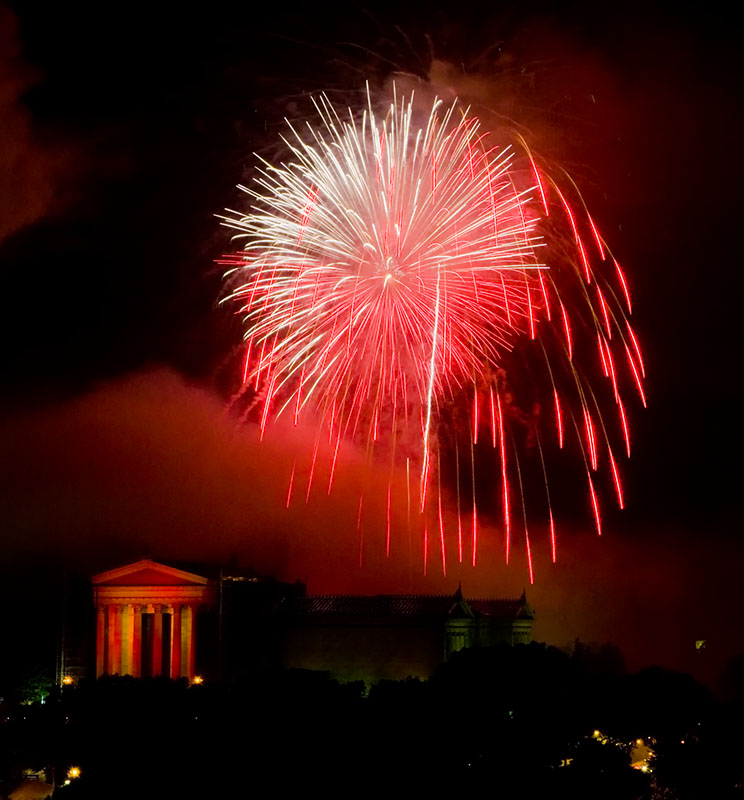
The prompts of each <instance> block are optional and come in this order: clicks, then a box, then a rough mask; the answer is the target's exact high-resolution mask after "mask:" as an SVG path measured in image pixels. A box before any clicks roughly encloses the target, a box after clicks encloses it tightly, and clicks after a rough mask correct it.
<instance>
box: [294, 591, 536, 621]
mask: <svg viewBox="0 0 744 800" xmlns="http://www.w3.org/2000/svg"><path fill="white" fill-rule="evenodd" d="M458 602H459V600H458V598H457V597H456V596H452V595H405V594H378V595H311V596H309V597H304V598H300V599H298V600H296V601H294V603H293V604H292V607H293V610H295V611H297V612H299V613H300V614H302V615H308V616H321V615H323V616H334V617H335V616H343V617H378V618H379V617H418V618H422V619H425V618H431V619H435V618H436V619H444V618H445V617H447V616H449V615H450V614H451V613H452V612H453V611H454V610H455V606H457V605H458ZM465 603H466V605H467V606H469V608H470V609H471V610H472V611H473V614H474V616H487V617H494V618H500V619H515V618H516V617H518V616H519V614H520V612H521V611H522V610H523V609H524V608H525V606H526V600H525V597H524V595H522V597H516V598H477V599H474V600H465Z"/></svg>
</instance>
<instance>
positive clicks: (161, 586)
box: [92, 558, 215, 681]
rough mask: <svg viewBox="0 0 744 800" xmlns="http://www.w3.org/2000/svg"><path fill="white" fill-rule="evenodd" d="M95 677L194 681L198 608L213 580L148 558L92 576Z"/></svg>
mask: <svg viewBox="0 0 744 800" xmlns="http://www.w3.org/2000/svg"><path fill="white" fill-rule="evenodd" d="M92 584H93V602H94V606H95V609H96V677H99V676H101V675H104V674H109V675H117V674H118V675H132V676H133V677H135V678H139V677H152V676H155V675H164V676H166V677H170V678H177V677H185V678H188V680H189V681H192V680H193V678H194V675H195V671H194V653H195V648H196V625H195V619H196V615H197V612H198V611H199V610H200V609H202V608H208V607H212V606H214V603H215V587H214V582H212V581H210V580H209V579H208V578H205V577H203V576H202V575H196V574H194V573H193V572H186V571H184V570H181V569H176V568H175V567H169V566H167V565H165V564H160V563H158V562H156V561H152V560H151V559H149V558H145V559H142V560H141V561H136V562H135V563H133V564H126V565H125V566H123V567H119V568H118V569H112V570H108V571H107V572H101V573H99V574H98V575H94V576H93V578H92Z"/></svg>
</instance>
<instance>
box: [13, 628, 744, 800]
mask: <svg viewBox="0 0 744 800" xmlns="http://www.w3.org/2000/svg"><path fill="white" fill-rule="evenodd" d="M609 655H610V657H608V652H602V651H596V650H594V651H590V650H589V649H586V648H580V647H577V648H576V651H575V652H574V654H573V656H570V657H569V656H567V655H565V654H564V653H562V652H560V651H558V650H556V649H554V648H550V647H546V646H545V645H539V644H534V643H533V644H530V645H524V646H517V647H514V648H510V647H507V646H504V647H498V648H490V649H482V650H472V651H463V652H461V653H457V654H455V655H454V656H453V657H452V659H451V660H450V661H449V662H448V663H447V664H445V665H443V666H442V667H441V668H440V670H439V671H438V672H437V674H436V675H435V676H434V677H433V678H432V679H431V680H429V681H428V682H421V681H418V680H408V681H404V682H383V683H380V684H377V685H375V686H373V687H371V688H370V689H369V690H366V689H365V686H364V685H363V684H362V683H358V684H346V685H339V684H338V683H337V682H335V681H334V680H332V679H331V678H330V677H329V676H327V675H325V674H323V673H314V672H304V671H292V672H281V673H272V674H263V675H256V676H254V677H253V678H252V679H247V680H245V681H244V682H242V683H241V684H239V685H238V684H236V685H218V684H212V685H207V684H205V685H201V686H192V687H188V686H187V685H186V683H185V682H180V681H166V680H159V679H154V680H135V679H131V678H126V677H125V678H118V677H112V678H103V679H101V680H98V681H90V682H87V683H81V685H79V686H71V687H65V688H63V689H62V690H61V691H59V692H57V693H56V694H55V693H53V694H52V695H51V696H50V697H49V698H48V699H47V700H46V702H45V703H44V704H39V703H35V704H32V705H18V706H12V705H10V704H8V705H7V706H6V707H5V709H4V711H3V714H2V717H0V721H1V722H2V724H0V759H2V761H1V763H0V780H2V782H1V783H0V797H5V796H6V794H3V792H5V793H8V792H10V791H11V789H12V788H13V786H15V785H17V781H18V779H19V778H20V777H21V776H22V770H23V769H24V768H25V769H28V768H33V769H37V770H41V769H45V770H46V774H47V776H48V777H49V780H50V781H51V780H52V779H53V778H54V780H55V782H56V785H57V788H56V789H55V791H54V798H55V800H57V798H67V799H69V800H82V799H83V798H85V799H87V798H96V799H97V800H98V799H100V798H145V799H147V798H192V797H193V798H202V797H203V798H214V797H228V798H242V797H251V796H255V795H256V793H257V792H260V793H262V794H263V793H271V794H272V795H274V796H286V795H287V794H288V793H289V792H307V791H313V792H314V793H315V792H318V791H320V792H322V793H323V794H324V795H326V796H328V795H334V796H335V795H344V796H347V797H363V796H367V795H370V794H373V793H375V794H378V793H380V792H385V793H386V794H388V795H391V796H399V795H401V794H402V793H404V792H405V793H406V794H409V795H410V796H421V795H422V793H429V792H434V793H436V794H437V795H440V794H441V793H443V792H445V791H446V792H450V791H457V792H458V793H462V792H467V793H473V794H472V795H471V796H475V793H478V795H480V794H482V793H486V792H487V793H488V794H489V795H491V796H497V797H499V798H511V797H515V798H517V797H519V798H531V797H536V798H537V797H546V796H551V794H552V796H555V797H568V798H604V799H605V800H612V799H613V798H617V799H618V800H620V799H621V798H622V799H623V800H624V799H625V798H628V799H630V798H649V799H651V798H654V799H655V798H659V799H660V798H665V800H666V799H667V798H669V799H674V798H679V800H684V799H685V798H714V797H715V798H720V799H721V800H725V798H738V797H744V790H743V788H742V786H743V784H744V760H742V758H741V753H742V752H744V731H743V730H742V726H741V725H740V722H741V719H742V711H744V704H742V702H741V699H738V700H737V699H736V698H735V697H734V698H733V699H732V700H731V701H730V702H727V703H721V702H719V701H716V700H714V699H713V697H712V696H711V695H710V693H709V692H708V691H707V690H706V689H704V688H703V687H701V686H700V685H699V684H697V683H696V682H695V681H693V680H692V678H689V677H687V676H685V675H680V674H678V673H672V672H667V671H663V670H659V669H650V670H644V671H642V672H640V673H638V674H635V675H626V674H624V672H623V670H622V666H621V662H618V661H617V660H616V659H613V658H612V657H611V656H612V653H611V652H610V653H609ZM71 769H72V772H71ZM75 769H77V770H79V776H78V775H77V772H76V771H75ZM69 775H71V776H72V777H68V776H69ZM65 780H67V781H68V783H67V784H66V785H65V783H64V782H65ZM548 793H550V794H548Z"/></svg>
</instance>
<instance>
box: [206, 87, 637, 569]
mask: <svg viewBox="0 0 744 800" xmlns="http://www.w3.org/2000/svg"><path fill="white" fill-rule="evenodd" d="M313 102H314V105H315V110H316V112H317V124H315V125H311V124H310V123H306V124H305V125H304V126H302V127H295V126H293V125H292V123H289V122H288V123H287V124H288V127H289V134H288V136H287V139H286V140H285V144H286V145H287V147H288V148H289V151H290V152H289V157H288V158H286V159H285V160H284V161H283V163H281V164H279V165H273V164H270V163H269V162H267V161H265V160H263V159H260V161H261V164H260V166H259V168H258V170H257V177H256V179H255V180H254V182H253V183H252V184H251V185H250V186H248V187H240V188H241V189H242V190H243V191H244V192H245V193H246V194H247V195H248V197H249V198H250V209H249V211H248V212H247V213H245V214H242V213H238V212H228V215H227V216H224V217H223V218H222V219H223V220H224V224H225V225H227V226H228V227H231V228H233V229H235V230H236V231H237V234H236V236H235V237H234V238H235V240H236V241H237V242H238V245H239V247H240V248H241V249H240V251H239V252H238V253H237V254H233V255H230V256H226V257H225V260H224V263H225V264H226V265H228V266H229V267H230V269H229V270H228V272H227V273H226V281H227V285H228V287H229V289H228V292H227V297H226V298H225V300H227V301H230V302H234V303H236V306H237V313H238V314H239V315H240V316H241V317H242V320H243V325H244V339H245V350H244V361H243V363H242V364H241V369H242V374H243V388H242V390H241V392H240V393H239V395H237V396H236V400H237V399H240V398H244V402H245V403H246V406H247V411H246V412H245V415H244V416H245V417H247V416H248V413H249V412H252V413H253V416H252V419H255V421H256V422H257V423H259V425H260V430H261V436H262V437H263V436H264V433H266V435H268V433H269V431H270V429H271V427H272V423H275V422H276V420H277V418H278V417H280V416H281V415H282V414H283V413H284V412H285V411H287V412H288V416H289V417H290V418H291V420H292V422H293V424H295V425H299V424H304V425H307V424H311V425H315V426H317V429H318V438H316V443H315V448H314V451H313V456H312V461H311V464H310V470H309V477H308V483H307V488H306V501H307V500H308V499H309V496H310V489H311V485H312V480H313V475H314V473H315V469H316V460H317V458H318V439H319V438H320V436H321V435H322V431H326V430H327V435H328V440H329V442H330V450H331V453H332V455H331V464H330V467H329V482H328V491H329V492H330V491H331V490H332V488H333V482H334V475H335V474H336V472H337V466H339V468H340V465H339V464H338V461H339V458H340V456H339V450H340V447H341V440H342V438H344V439H350V440H354V441H356V442H357V443H358V444H360V445H361V446H362V447H364V448H365V449H366V452H367V453H368V454H369V457H370V458H373V457H375V455H376V453H382V452H384V453H385V456H386V457H390V456H392V464H393V467H395V465H396V464H400V465H401V466H402V463H403V461H404V460H405V463H406V474H407V475H410V466H411V465H412V464H411V462H413V466H415V467H416V468H417V469H419V470H420V483H419V497H418V505H419V509H420V513H421V515H422V517H423V519H422V520H421V528H419V529H420V530H423V542H422V545H423V549H424V570H425V571H426V569H427V561H428V555H429V552H428V551H429V530H428V520H431V521H432V524H433V519H435V518H436V519H438V528H439V538H440V549H441V554H442V569H443V570H445V571H446V553H447V541H446V539H447V536H448V535H450V536H452V535H454V533H452V534H448V533H447V531H448V530H454V526H449V525H448V524H447V523H446V518H447V515H448V510H447V507H446V506H447V498H448V494H447V491H446V489H447V487H446V486H443V485H442V484H443V483H444V482H445V479H446V477H447V475H448V474H449V475H451V474H453V473H455V474H456V475H457V482H458V485H457V498H458V499H457V503H458V506H457V515H458V519H457V534H456V535H457V543H456V546H457V554H458V561H459V562H462V559H463V556H462V551H463V541H462V537H463V531H462V521H461V516H460V480H461V474H462V476H463V481H464V483H463V486H464V488H466V489H467V482H468V479H469V480H470V484H471V485H470V491H471V494H472V542H471V543H472V564H473V566H474V565H475V564H476V561H477V547H478V535H479V531H478V527H479V526H478V512H477V510H476V495H477V494H478V492H476V483H477V482H478V481H477V477H476V470H475V463H476V458H477V452H476V451H477V450H478V451H480V448H482V445H479V444H478V437H479V428H480V425H481V422H482V419H481V418H482V416H483V415H482V414H481V410H482V409H484V408H486V407H488V409H490V426H491V437H490V438H491V444H492V445H493V448H495V449H496V452H497V454H498V455H499V456H500V462H501V474H500V484H501V486H500V487H498V486H496V487H494V494H495V495H496V496H498V495H499V494H500V495H501V505H502V508H503V518H502V522H503V539H504V553H505V558H506V560H507V562H508V560H509V552H510V546H511V541H512V527H514V528H518V527H521V523H519V522H516V521H514V522H513V521H512V518H511V510H510V502H511V501H510V488H509V480H510V473H511V474H512V475H514V474H516V475H518V476H519V481H515V483H514V486H515V487H518V486H521V472H520V466H519V460H520V452H523V451H524V448H525V447H526V446H528V445H525V436H524V433H523V432H524V430H525V426H526V425H528V424H529V425H532V426H534V432H535V434H536V435H538V436H539V433H538V430H539V428H540V427H541V426H543V425H548V426H551V427H552V425H553V424H555V427H556V428H557V434H558V435H557V439H558V447H559V449H561V448H563V447H564V438H567V430H568V429H567V428H566V426H565V425H564V420H565V421H568V420H577V419H578V420H582V421H583V423H584V424H583V426H582V425H580V424H579V425H576V424H575V425H574V427H575V428H576V442H577V445H578V447H579V448H580V450H581V453H582V457H583V458H584V459H585V460H588V462H589V465H588V467H587V475H588V481H589V498H590V505H591V509H592V513H593V516H594V522H595V526H596V528H597V530H598V532H601V519H600V515H599V500H598V497H597V495H596V492H595V486H594V483H593V480H592V476H591V472H592V471H597V470H599V469H607V470H609V472H610V474H611V476H612V481H613V484H614V486H615V493H616V495H617V501H618V503H619V505H620V506H621V507H622V505H623V496H622V489H621V480H620V471H619V468H618V465H617V463H616V462H615V458H614V456H613V454H612V452H613V451H612V446H613V443H612V442H611V441H610V440H609V434H608V432H614V434H615V435H618V434H621V436H622V438H621V443H622V445H623V446H624V449H625V451H626V452H627V453H628V454H629V453H630V433H629V429H628V420H627V416H626V409H625V408H624V406H623V404H622V401H621V399H620V393H619V389H618V387H619V386H620V387H624V386H625V384H626V383H627V382H628V378H630V380H631V381H632V382H633V383H634V384H635V387H636V389H637V390H638V395H639V397H640V400H641V403H642V404H643V405H645V404H646V398H645V395H644V390H643V378H644V377H645V370H644V365H643V361H642V358H641V351H640V347H639V345H638V342H637V340H636V337H635V335H634V333H633V330H632V329H631V327H630V325H629V324H628V323H627V320H626V317H625V310H624V309H625V308H627V310H628V313H629V312H630V308H631V300H630V294H629V291H628V285H627V281H626V279H625V276H624V274H623V272H622V271H621V269H620V267H619V265H618V263H617V260H616V259H615V258H614V256H613V254H612V252H611V251H610V249H609V247H608V245H607V242H606V241H605V240H604V238H602V236H601V234H600V232H599V230H598V229H597V226H596V225H595V223H594V221H593V220H592V219H591V217H590V216H589V214H588V212H587V211H586V208H585V206H584V202H583V200H582V199H581V197H580V196H579V195H578V193H577V192H576V187H575V186H574V185H573V182H572V181H571V180H570V178H567V179H566V181H563V182H562V185H561V186H559V185H558V184H557V183H556V181H555V180H554V179H553V178H552V177H551V176H550V175H549V174H548V173H547V172H546V171H545V170H544V169H543V168H542V166H541V163H540V159H538V158H537V157H536V156H535V155H534V154H533V153H531V152H530V151H529V149H528V147H527V144H526V143H525V141H524V140H523V139H522V138H521V137H520V136H519V135H517V134H514V133H513V132H511V131H510V130H508V129H504V130H495V131H490V132H486V131H484V130H483V129H482V126H481V123H480V121H479V120H478V119H477V118H476V117H475V116H473V115H472V114H471V113H470V112H469V109H465V108H461V107H460V105H459V104H458V102H457V101H455V102H454V103H452V104H451V105H446V104H444V103H442V102H441V101H439V100H437V101H435V102H434V103H433V105H431V106H430V107H422V105H423V104H415V103H414V100H413V97H411V98H408V99H406V98H399V97H397V96H396V94H395V91H393V98H392V102H390V103H389V104H388V105H387V107H383V108H382V110H381V112H380V111H379V110H378V109H379V107H378V106H377V105H376V104H375V103H373V100H372V97H371V95H370V93H369V92H368V95H367V104H366V108H364V109H360V110H359V111H358V112H355V111H352V110H351V109H349V110H347V111H345V112H343V111H341V110H340V109H337V108H335V107H334V106H333V105H332V104H331V102H330V101H329V100H328V98H326V97H325V96H323V95H321V96H320V97H318V98H316V99H315V100H314V101H313ZM563 184H565V185H563ZM572 203H573V204H572ZM590 284H593V285H592V286H591V287H590ZM618 298H619V299H618ZM621 301H622V303H623V305H621ZM223 302H224V301H223ZM549 303H552V304H553V310H554V311H556V313H555V314H552V315H551V311H550V305H549ZM557 309H560V313H557ZM610 342H613V343H617V344H616V345H614V349H615V351H616V357H617V351H621V352H622V351H623V350H624V351H625V352H624V355H625V360H626V363H627V370H626V369H625V367H624V366H623V365H622V364H621V363H620V359H619V358H618V360H617V363H616V361H615V359H613V354H612V350H611V349H610ZM595 348H597V349H598V350H599V356H600V358H599V364H597V361H598V360H597V356H596V350H595ZM535 357H536V358H535ZM530 359H534V361H535V362H536V363H538V364H541V365H542V366H541V367H540V369H541V370H542V372H540V373H538V371H536V370H535V369H533V367H534V364H532V361H530ZM527 363H529V364H530V365H531V366H530V367H529V368H526V369H525V368H524V365H525V364H527ZM598 367H599V368H600V369H599V372H598ZM526 374H528V375H529V376H530V381H531V382H530V383H529V385H528V386H525V385H524V384H525V379H524V377H522V376H523V375H526ZM600 384H601V385H600ZM536 393H537V394H539V395H541V396H544V399H546V401H547V404H548V408H550V407H552V409H554V413H548V414H546V419H545V420H544V421H543V420H542V419H541V418H540V416H539V413H540V412H539V408H540V403H541V402H542V399H543V397H541V399H540V403H535V401H534V399H530V400H523V398H525V397H527V396H531V397H532V398H534V397H535V394H536ZM588 400H590V401H591V403H590V405H589V404H588V402H587V401H588ZM607 401H609V402H607ZM613 401H614V402H613ZM523 402H529V403H534V405H535V407H536V408H537V411H536V412H535V413H533V414H532V415H530V414H527V413H526V412H524V411H523V410H522V409H521V407H520V406H521V404H522V403H523ZM464 403H467V405H470V403H472V406H470V408H468V411H467V413H466V415H465V417H466V419H467V423H466V424H461V425H460V429H459V430H457V429H456V426H457V419H460V417H458V416H457V415H456V414H453V413H452V408H453V406H454V405H460V404H464ZM605 405H608V406H609V407H610V408H611V409H613V413H616V414H617V415H618V418H619V420H620V424H619V425H607V424H606V421H605V419H604V416H603V413H602V409H603V408H604V407H605ZM254 408H255V412H254V411H253V409H254ZM590 409H591V410H590ZM486 413H488V412H486ZM528 419H529V420H532V421H531V422H529V423H527V422H525V420H528ZM582 428H583V430H582ZM447 430H448V431H449V432H450V433H449V435H448V436H443V435H442V433H443V432H444V431H447ZM414 431H420V439H419V440H418V442H415V441H414V443H413V444H412V443H411V436H412V433H413V432H414ZM600 434H601V435H602V438H601V440H600V439H599V438H598V437H599V436H600ZM465 435H466V436H467V437H468V438H469V441H470V460H471V470H470V477H469V478H468V473H467V472H466V471H464V470H463V471H462V473H461V471H460V469H459V452H464V451H465V450H466V448H462V450H458V448H457V437H458V436H465ZM534 438H535V437H532V439H534ZM527 439H530V437H527ZM554 439H555V436H554V435H553V436H552V437H548V436H545V437H544V441H554ZM605 440H606V445H607V446H606V447H604V446H602V447H601V448H600V447H599V446H598V445H599V444H600V443H604V442H605ZM453 441H454V447H452V446H451V443H452V442H453ZM461 441H462V440H461ZM507 446H508V447H510V448H511V449H512V450H513V452H514V456H513V457H512V456H510V457H509V463H507V457H506V453H507ZM489 447H490V445H489ZM567 449H568V448H567ZM391 451H392V452H391ZM452 451H454V452H452ZM605 453H607V454H608V457H605ZM453 456H454V457H455V458H456V459H458V461H457V465H456V470H452V471H449V472H448V471H447V470H445V468H444V465H445V464H446V463H447V461H448V459H451V458H452V457H453ZM512 458H513V462H512ZM541 459H542V448H541ZM608 462H609V463H608ZM450 463H451V462H450ZM549 465H550V460H549V459H548V460H547V466H549ZM294 473H295V470H294V467H293V470H292V476H291V477H290V481H289V490H288V493H287V498H286V503H287V505H289V503H290V500H291V495H292V491H293V485H294V480H295V475H294ZM543 473H544V476H545V480H546V489H547V467H546V460H543ZM527 475H528V473H527V472H525V476H527ZM432 477H435V479H436V480H437V482H438V487H439V491H436V499H434V498H432V497H431V492H430V491H429V489H430V486H429V484H430V482H431V480H432ZM400 484H401V485H402V481H401V482H400ZM397 485H398V482H397V481H394V480H393V479H392V477H391V479H390V481H389V482H388V483H387V497H386V517H385V525H386V530H385V548H386V553H387V554H389V553H390V550H391V545H392V542H393V540H394V538H395V536H396V517H395V514H394V513H392V510H391V509H392V505H393V499H391V493H392V492H393V491H394V487H395V486H397ZM405 486H406V493H407V503H408V507H409V509H410V505H411V498H410V492H411V489H410V482H409V481H408V480H406V484H405ZM499 488H500V492H499ZM479 492H480V489H479ZM453 494H454V493H453ZM521 494H522V498H523V500H522V502H523V507H524V493H523V492H521ZM515 496H516V495H515ZM434 502H436V504H437V505H436V507H434V506H433V503H434ZM479 502H480V501H479ZM482 509H483V505H482V503H481V514H483V513H484V512H483V510H482ZM465 513H467V510H465ZM361 514H362V500H361V499H360V502H359V509H358V515H357V529H358V531H359V535H360V561H361V557H362V544H363V539H362V531H361ZM527 517H528V511H527V509H526V507H525V508H524V537H525V542H526V547H527V557H528V562H529V571H530V580H532V578H533V575H532V569H533V551H534V549H535V543H534V541H533V542H532V544H531V543H530V537H529V535H528V532H527ZM531 524H532V523H531ZM542 528H543V529H544V530H547V531H549V540H548V546H549V548H550V552H551V556H552V560H553V561H555V558H556V542H555V524H554V520H553V513H552V509H550V506H549V494H548V508H547V514H546V517H545V519H544V522H543V525H542ZM409 529H410V512H409ZM534 530H535V528H534V527H533V531H534ZM485 531H487V529H486V528H484V532H485ZM483 535H485V533H483ZM515 535H516V534H515ZM453 546H454V545H453Z"/></svg>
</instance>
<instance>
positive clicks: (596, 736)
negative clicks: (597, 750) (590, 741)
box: [592, 731, 602, 739]
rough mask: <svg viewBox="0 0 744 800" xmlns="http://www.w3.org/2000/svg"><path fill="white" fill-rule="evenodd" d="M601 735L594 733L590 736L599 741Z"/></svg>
mask: <svg viewBox="0 0 744 800" xmlns="http://www.w3.org/2000/svg"><path fill="white" fill-rule="evenodd" d="M601 735H602V734H601V733H600V732H599V731H594V733H593V734H592V736H593V737H594V738H595V739H599V737H600V736H601Z"/></svg>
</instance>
